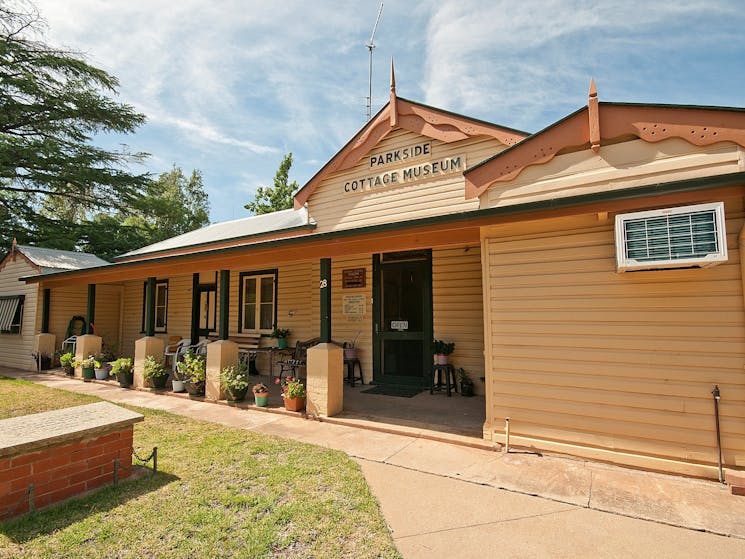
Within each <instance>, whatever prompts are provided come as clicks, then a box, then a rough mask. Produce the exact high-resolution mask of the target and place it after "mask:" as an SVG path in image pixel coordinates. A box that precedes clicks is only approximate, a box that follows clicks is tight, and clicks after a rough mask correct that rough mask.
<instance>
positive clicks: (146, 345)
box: [134, 336, 166, 388]
mask: <svg viewBox="0 0 745 559" xmlns="http://www.w3.org/2000/svg"><path fill="white" fill-rule="evenodd" d="M165 349H166V344H165V342H164V341H163V340H161V339H160V338H156V337H155V336H145V337H144V338H140V339H139V340H137V341H136V342H135V370H134V373H135V374H134V387H135V388H142V387H143V386H145V358H146V357H147V356H148V355H152V356H154V357H155V358H156V359H160V360H162V359H163V352H164V351H165Z"/></svg>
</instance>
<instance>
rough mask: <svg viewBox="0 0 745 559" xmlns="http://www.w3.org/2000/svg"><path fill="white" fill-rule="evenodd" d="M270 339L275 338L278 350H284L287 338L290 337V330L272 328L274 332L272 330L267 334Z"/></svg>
mask: <svg viewBox="0 0 745 559" xmlns="http://www.w3.org/2000/svg"><path fill="white" fill-rule="evenodd" d="M269 336H270V337H272V338H277V346H278V347H279V349H284V348H286V347H287V338H289V337H290V329H289V328H277V327H276V326H275V327H274V330H272V333H271V334H269Z"/></svg>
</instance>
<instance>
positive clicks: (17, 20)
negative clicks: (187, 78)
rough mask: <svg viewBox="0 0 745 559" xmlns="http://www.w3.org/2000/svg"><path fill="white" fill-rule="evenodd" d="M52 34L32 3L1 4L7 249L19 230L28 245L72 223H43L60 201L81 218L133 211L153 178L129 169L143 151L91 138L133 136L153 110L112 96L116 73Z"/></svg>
mask: <svg viewBox="0 0 745 559" xmlns="http://www.w3.org/2000/svg"><path fill="white" fill-rule="evenodd" d="M43 30H44V26H43V22H42V21H41V18H40V16H39V14H38V12H37V11H36V9H35V8H34V7H33V5H31V4H30V3H28V2H13V3H11V2H3V3H2V4H0V231H2V232H3V236H7V237H8V238H5V239H2V243H3V245H7V244H9V238H10V237H12V236H13V235H15V236H17V237H18V238H19V241H21V242H27V241H28V238H29V237H33V236H35V235H36V233H37V227H39V226H40V227H42V228H45V229H47V230H53V229H54V224H55V223H57V222H67V221H68V219H67V218H64V219H63V218H62V216H61V213H51V214H48V215H47V216H46V217H45V218H43V219H38V217H39V216H38V214H39V213H40V210H41V209H42V207H43V206H44V204H45V203H48V202H49V201H50V200H52V199H54V200H58V201H59V202H58V204H59V205H60V207H66V211H67V212H70V213H72V214H75V213H77V212H79V211H83V210H85V211H106V210H111V209H114V208H122V207H129V206H131V205H132V203H133V202H134V201H135V199H136V197H137V196H139V195H140V193H141V192H142V189H143V188H144V187H145V186H146V184H147V183H148V181H149V178H148V175H147V174H134V173H131V172H129V171H128V170H127V169H126V166H127V165H128V164H129V163H131V162H133V161H140V160H142V159H143V158H144V154H142V153H132V152H130V151H129V150H128V149H127V148H122V149H120V150H118V151H112V150H107V149H103V148H100V147H96V146H95V145H93V144H92V143H91V139H92V137H93V136H94V135H96V134H107V133H110V134H119V133H123V134H127V133H131V132H133V131H134V130H135V129H136V128H137V127H139V126H140V125H141V124H143V123H144V122H145V116H144V115H142V114H140V113H138V112H137V111H135V109H134V108H133V107H132V106H130V105H127V104H123V103H119V102H117V101H115V100H114V99H113V98H112V97H113V96H115V95H116V92H117V88H118V86H119V82H118V80H117V79H116V78H115V77H114V76H112V75H110V74H108V73H107V72H105V71H104V70H101V69H99V68H96V67H94V66H92V65H90V64H88V63H87V62H86V61H85V60H84V59H83V57H82V55H81V54H79V53H76V52H71V51H66V50H62V49H58V48H55V47H52V46H49V45H47V44H46V43H45V42H44V41H43V33H42V32H43ZM53 205H54V204H53ZM68 215H69V214H68ZM37 221H38V222H39V223H38V225H37Z"/></svg>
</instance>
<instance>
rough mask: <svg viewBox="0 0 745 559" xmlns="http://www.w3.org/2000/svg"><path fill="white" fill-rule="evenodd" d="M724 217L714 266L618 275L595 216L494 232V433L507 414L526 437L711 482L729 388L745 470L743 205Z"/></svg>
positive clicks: (607, 225)
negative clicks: (723, 237) (722, 255)
mask: <svg viewBox="0 0 745 559" xmlns="http://www.w3.org/2000/svg"><path fill="white" fill-rule="evenodd" d="M726 211H727V238H728V249H729V261H728V262H727V263H725V264H722V265H719V266H714V267H711V268H707V269H700V268H694V269H681V270H657V271H642V272H633V273H617V272H616V262H615V244H614V242H615V241H614V232H613V219H612V217H611V218H609V219H607V220H605V221H600V220H598V216H597V214H593V215H585V216H577V217H567V218H557V219H546V220H540V221H532V222H525V223H517V224H505V225H500V226H491V227H489V228H485V229H484V230H483V231H482V250H483V252H484V255H485V256H484V263H483V269H484V276H485V278H486V279H485V297H484V299H485V306H486V309H485V312H486V316H485V327H486V330H487V332H486V341H487V366H488V374H487V379H488V385H487V392H488V393H487V421H486V424H485V429H484V431H485V436H486V437H487V438H492V439H494V440H498V441H500V442H501V441H503V440H504V436H503V433H504V431H503V429H504V420H505V417H509V418H510V425H511V434H512V442H513V443H515V444H520V445H525V446H535V447H537V448H539V449H546V450H558V451H565V452H569V453H571V454H579V455H584V456H589V457H594V458H600V459H608V460H612V461H616V462H621V463H627V464H631V465H638V466H643V467H650V468H656V469H663V470H667V471H677V472H683V473H689V474H696V475H708V476H711V475H712V470H711V466H712V465H715V464H716V461H717V454H716V434H715V430H714V425H715V422H714V414H713V411H714V405H713V399H712V395H711V391H712V389H713V388H714V385H715V384H718V385H719V387H720V389H721V393H722V400H721V407H720V409H721V428H722V445H723V448H724V450H723V452H724V462H725V464H726V465H729V466H738V467H742V466H743V465H745V431H743V425H744V424H745V373H744V372H743V364H744V363H745V312H744V310H745V309H744V308H743V292H742V281H741V277H742V275H741V268H740V258H739V251H738V241H737V236H738V233H739V232H740V230H741V228H742V227H743V223H744V220H743V205H742V201H740V200H738V201H736V202H731V201H728V202H727V203H726ZM684 462H687V463H684ZM697 464H703V465H706V466H704V467H699V466H697Z"/></svg>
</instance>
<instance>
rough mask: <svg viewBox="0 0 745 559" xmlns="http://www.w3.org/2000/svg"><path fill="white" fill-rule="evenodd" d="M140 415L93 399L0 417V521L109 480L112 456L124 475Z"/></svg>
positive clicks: (130, 462)
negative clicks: (15, 415)
mask: <svg viewBox="0 0 745 559" xmlns="http://www.w3.org/2000/svg"><path fill="white" fill-rule="evenodd" d="M143 419H144V418H143V416H142V415H140V414H139V413H135V412H132V411H129V410H127V409H124V408H121V407H119V406H115V405H114V404H110V403H108V402H97V403H95V404H88V405H85V406H76V407H73V408H65V409H61V410H54V411H48V412H43V413H35V414H32V415H24V416H20V417H13V418H10V419H3V420H0V520H5V519H7V518H10V517H12V516H16V515H19V514H23V513H25V512H28V511H29V508H30V507H29V505H30V503H33V508H41V507H45V506H48V505H51V504H52V503H56V502H58V501H62V500H64V499H67V498H68V497H72V496H73V495H77V494H79V493H84V492H86V491H90V490H91V489H95V488H97V487H101V486H103V485H108V484H110V483H113V481H114V461H115V460H119V466H120V470H119V474H118V475H119V478H125V477H127V476H128V475H129V473H130V469H131V466H132V434H133V426H134V424H135V423H137V422H139V421H142V420H143ZM31 484H33V490H32V492H31V497H32V499H30V498H29V486H30V485H31Z"/></svg>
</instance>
